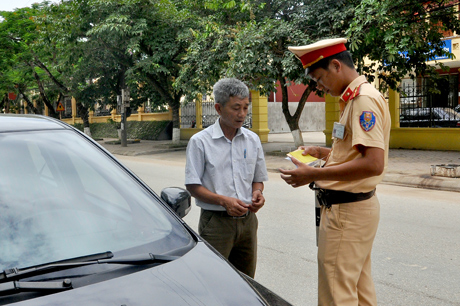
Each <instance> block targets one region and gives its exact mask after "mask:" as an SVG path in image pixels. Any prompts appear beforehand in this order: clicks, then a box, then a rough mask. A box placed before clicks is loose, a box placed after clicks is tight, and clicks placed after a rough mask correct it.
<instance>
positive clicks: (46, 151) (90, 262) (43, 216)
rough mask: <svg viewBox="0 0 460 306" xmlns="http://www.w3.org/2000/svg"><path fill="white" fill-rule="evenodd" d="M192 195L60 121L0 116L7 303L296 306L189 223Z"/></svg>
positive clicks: (0, 301) (2, 271)
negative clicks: (150, 181)
mask: <svg viewBox="0 0 460 306" xmlns="http://www.w3.org/2000/svg"><path fill="white" fill-rule="evenodd" d="M157 175H159V176H161V175H162V174H161V173H157ZM190 203H191V201H190V194H189V193H188V192H187V191H186V190H185V189H182V188H179V187H171V188H166V189H164V190H163V191H162V192H161V197H160V196H158V195H157V194H156V193H155V192H154V191H153V190H152V189H151V188H150V187H149V186H147V185H146V184H145V183H143V182H142V181H141V180H140V179H139V178H138V177H137V176H136V175H135V174H134V173H132V172H131V171H130V170H129V169H127V168H126V167H124V166H123V165H122V164H121V163H120V162H119V161H117V159H116V158H115V157H114V156H113V155H111V154H110V153H109V152H107V151H106V150H105V149H104V148H102V147H101V146H100V145H99V144H98V143H97V142H95V141H93V140H92V139H90V138H89V137H87V136H86V135H84V134H83V133H81V132H80V131H78V130H76V129H74V128H73V127H71V126H69V125H67V124H65V123H62V122H61V121H59V120H55V119H52V118H49V117H44V116H33V115H0V305H7V304H12V303H15V305H24V306H26V305H27V306H30V305H63V306H65V305H104V306H106V305H165V306H166V305H167V306H180V305H187V306H193V305H200V306H201V305H212V306H215V305H290V304H289V303H288V302H286V301H285V300H283V299H282V298H281V297H279V296H278V295H276V294H275V293H273V292H271V291H270V290H268V289H267V288H265V287H263V286H262V285H260V284H259V283H257V282H255V281H254V280H253V279H252V278H250V277H248V276H245V275H243V274H242V273H240V272H238V271H237V270H236V269H235V268H234V267H233V266H231V264H229V262H228V261H227V260H226V259H225V258H223V257H222V256H220V255H219V253H217V251H215V250H214V249H213V248H212V247H211V246H210V245H209V244H207V243H206V242H205V241H203V240H202V239H201V238H200V237H199V236H198V235H197V234H196V233H195V232H194V231H193V230H192V229H191V228H190V227H189V226H188V225H187V224H186V223H185V222H183V221H182V219H181V217H183V216H185V215H186V214H187V212H188V211H189V210H190V207H191V204H190Z"/></svg>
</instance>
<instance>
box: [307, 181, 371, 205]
mask: <svg viewBox="0 0 460 306" xmlns="http://www.w3.org/2000/svg"><path fill="white" fill-rule="evenodd" d="M310 188H311V189H313V190H315V191H316V198H317V199H318V202H319V204H320V205H322V206H325V207H326V208H330V207H331V206H332V205H334V204H345V203H352V202H359V201H364V200H367V199H370V198H372V196H374V194H375V189H374V190H372V191H369V192H361V193H353V192H347V191H339V190H331V189H322V188H318V187H314V183H311V184H310Z"/></svg>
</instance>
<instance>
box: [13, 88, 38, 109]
mask: <svg viewBox="0 0 460 306" xmlns="http://www.w3.org/2000/svg"><path fill="white" fill-rule="evenodd" d="M18 89H19V93H20V94H21V95H22V97H23V98H24V101H26V104H27V107H29V108H30V109H31V110H32V111H33V112H34V114H37V115H40V114H41V113H40V111H39V110H38V109H37V108H36V107H35V106H34V104H33V103H32V102H31V101H30V100H29V98H28V97H27V95H26V94H25V93H24V91H23V90H22V89H21V87H20V86H18Z"/></svg>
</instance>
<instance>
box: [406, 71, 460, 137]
mask: <svg viewBox="0 0 460 306" xmlns="http://www.w3.org/2000/svg"><path fill="white" fill-rule="evenodd" d="M427 83H428V82H427V80H426V79H420V80H418V82H406V83H403V84H402V85H401V88H400V89H401V95H400V112H399V114H400V116H399V123H400V127H434V128H435V127H460V114H459V113H458V111H460V110H459V107H458V105H459V102H458V101H459V100H458V96H457V92H458V76H457V75H453V76H449V77H446V78H445V79H444V80H443V81H441V82H440V86H439V87H438V90H439V92H438V93H436V94H434V93H431V92H430V91H429V90H428V89H429V87H428V86H429V85H428V84H427Z"/></svg>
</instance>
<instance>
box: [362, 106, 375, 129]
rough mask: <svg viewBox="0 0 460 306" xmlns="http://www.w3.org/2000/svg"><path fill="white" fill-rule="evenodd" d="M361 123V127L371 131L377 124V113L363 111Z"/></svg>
mask: <svg viewBox="0 0 460 306" xmlns="http://www.w3.org/2000/svg"><path fill="white" fill-rule="evenodd" d="M359 125H360V126H361V128H362V129H363V130H364V131H366V132H369V131H370V130H372V128H373V127H374V126H375V115H374V113H373V112H369V111H363V112H362V114H361V116H359Z"/></svg>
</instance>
